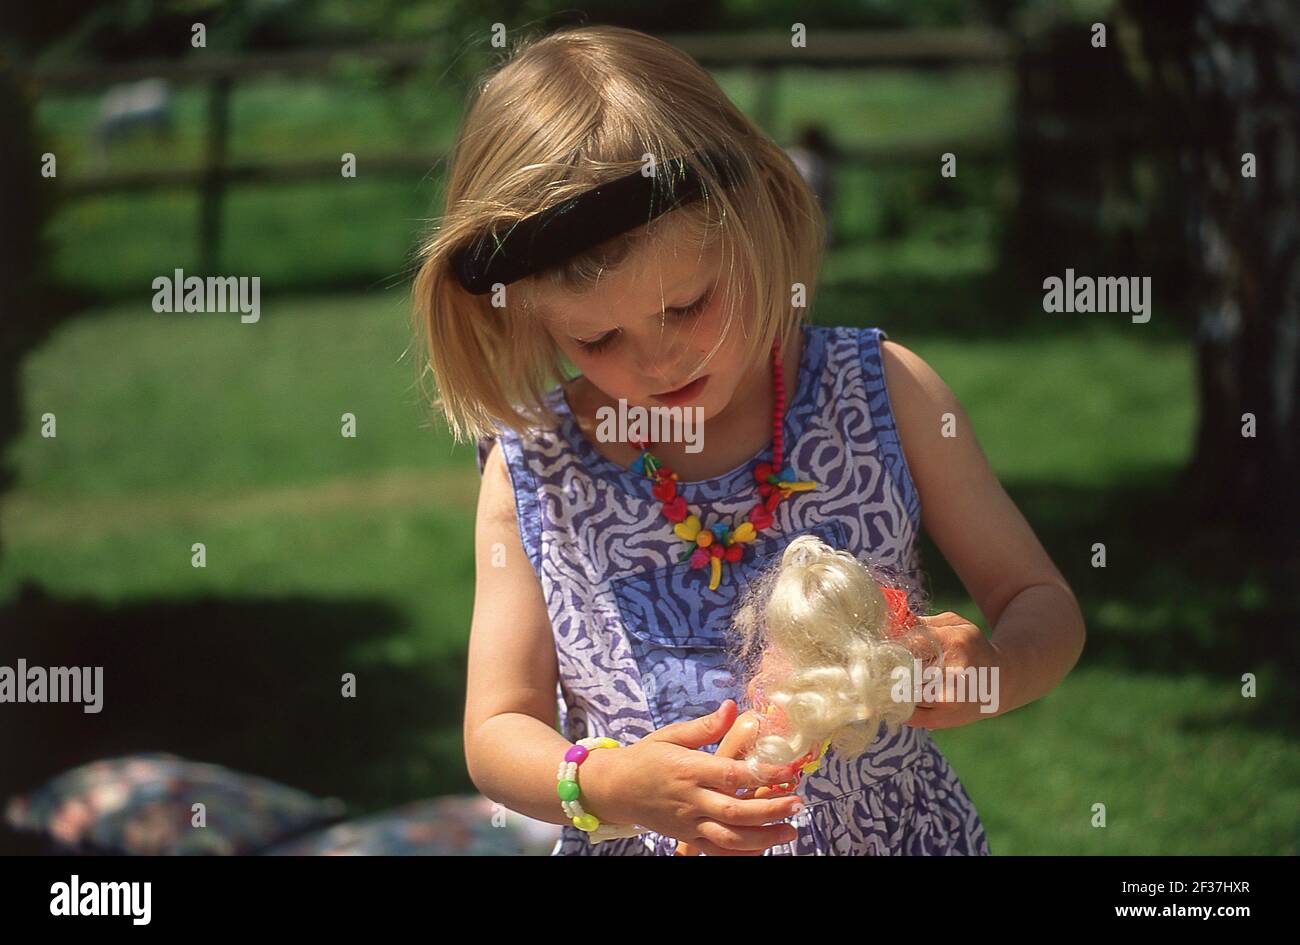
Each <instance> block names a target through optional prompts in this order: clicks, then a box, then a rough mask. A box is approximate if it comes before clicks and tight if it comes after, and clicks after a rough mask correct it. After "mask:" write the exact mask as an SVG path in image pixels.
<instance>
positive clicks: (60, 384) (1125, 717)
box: [0, 260, 1300, 853]
mask: <svg viewBox="0 0 1300 945" xmlns="http://www.w3.org/2000/svg"><path fill="white" fill-rule="evenodd" d="M836 262H837V263H838V262H841V261H840V260H837V261H836ZM872 315H873V313H872V312H870V311H863V309H862V306H861V305H857V304H853V305H850V304H847V303H846V296H845V295H844V293H843V292H842V291H841V290H839V289H838V288H837V287H836V286H834V285H832V286H830V287H829V288H828V292H827V294H826V296H825V302H824V307H823V308H822V309H819V312H818V317H817V321H819V322H821V323H825V324H853V323H858V324H865V323H871V322H875V323H878V324H881V325H883V326H884V327H886V328H887V330H890V331H891V334H892V335H893V336H894V337H896V338H898V339H899V340H901V341H903V343H905V344H908V345H909V346H910V347H913V348H914V349H915V350H917V351H918V353H920V354H921V355H922V356H923V357H925V358H926V359H927V360H929V361H930V362H931V363H932V364H933V365H934V366H935V367H936V369H938V370H939V372H940V373H941V375H943V376H944V377H945V378H946V379H947V380H948V382H949V384H950V385H951V386H952V387H953V388H954V390H955V391H956V392H957V393H958V396H959V397H960V398H961V400H962V402H963V404H964V405H965V406H966V408H967V410H968V411H969V412H970V414H971V416H972V418H973V421H974V423H975V427H976V431H977V433H978V435H979V436H980V437H981V441H982V442H983V444H984V446H985V448H986V450H987V452H988V453H989V455H990V457H991V459H992V461H993V462H994V465H995V467H996V468H997V470H998V472H999V474H1000V475H1001V477H1002V478H1003V480H1004V482H1005V483H1007V485H1008V488H1009V489H1010V490H1011V491H1012V493H1013V496H1014V497H1016V498H1017V500H1018V501H1019V502H1020V503H1021V506H1022V508H1023V509H1024V510H1025V511H1026V514H1027V515H1029V517H1030V519H1031V521H1032V522H1033V523H1034V525H1035V528H1036V529H1037V530H1038V531H1039V534H1040V536H1041V537H1042V538H1043V539H1044V542H1045V543H1046V544H1047V545H1048V547H1049V549H1050V550H1051V551H1052V553H1053V556H1054V557H1055V558H1056V559H1057V560H1058V562H1059V563H1061V565H1062V567H1063V568H1065V570H1066V571H1067V576H1068V577H1070V579H1071V581H1072V583H1074V584H1075V586H1076V588H1077V589H1078V590H1079V592H1080V596H1081V598H1082V599H1083V602H1084V606H1085V609H1086V611H1087V612H1088V615H1089V626H1090V632H1091V637H1090V642H1089V652H1088V654H1087V658H1086V660H1085V663H1084V666H1083V667H1082V668H1081V669H1080V670H1079V671H1077V672H1076V673H1075V674H1073V675H1072V676H1070V677H1069V678H1068V679H1067V680H1066V681H1065V683H1064V684H1063V685H1062V686H1060V687H1058V689H1057V690H1055V691H1054V692H1053V693H1051V694H1050V695H1049V696H1048V697H1047V698H1045V699H1043V700H1041V701H1040V702H1038V703H1036V704H1034V705H1031V706H1029V707H1026V708H1024V709H1021V710H1019V711H1017V712H1014V713H1011V714H1009V715H1007V716H1005V717H1003V718H999V719H996V720H992V721H990V722H988V723H987V724H984V725H975V726H968V727H965V728H962V729H959V730H953V731H941V732H938V733H936V739H937V741H938V742H939V744H940V746H941V747H942V748H943V749H944V750H945V752H946V753H947V754H948V755H949V757H950V759H951V760H952V763H953V765H954V768H955V769H956V771H957V772H958V775H959V776H960V777H961V778H962V780H963V783H964V784H965V785H966V787H967V789H968V791H969V792H970V793H971V795H972V797H973V798H974V800H975V801H976V803H977V805H978V806H979V809H980V812H981V815H982V816H983V817H984V819H985V821H986V823H987V825H988V828H989V831H990V837H991V842H992V844H993V847H994V849H995V851H996V852H1000V853H1013V852H1016V853H1021V852H1025V853H1043V852H1058V853H1156V852H1160V853H1191V852H1215V853H1244V852H1273V853H1293V852H1297V851H1296V849H1295V840H1296V825H1297V821H1296V815H1295V811H1296V809H1297V806H1296V789H1295V787H1294V786H1295V785H1296V784H1297V783H1300V779H1298V778H1297V775H1298V774H1300V770H1297V769H1298V768H1300V765H1298V764H1297V761H1296V758H1297V753H1296V752H1295V751H1294V748H1295V740H1296V732H1295V729H1294V724H1293V721H1294V719H1293V718H1291V720H1290V722H1285V720H1283V721H1282V722H1279V721H1278V720H1276V719H1275V720H1274V722H1273V724H1268V723H1267V715H1268V713H1269V712H1272V713H1274V714H1277V713H1278V712H1279V711H1281V710H1280V709H1279V705H1281V706H1282V707H1283V708H1285V706H1286V703H1285V702H1282V703H1280V704H1279V702H1278V701H1277V699H1278V697H1277V695H1276V692H1277V689H1279V688H1282V687H1283V685H1284V681H1283V680H1282V679H1280V678H1278V675H1277V673H1276V672H1275V671H1273V670H1272V669H1271V663H1270V662H1269V659H1268V656H1269V652H1270V651H1269V650H1268V649H1267V648H1266V644H1268V643H1269V641H1271V640H1272V639H1273V638H1272V637H1269V636H1263V637H1260V638H1259V639H1257V640H1255V641H1254V642H1252V641H1251V639H1250V637H1249V636H1248V634H1249V633H1250V630H1249V628H1250V627H1251V626H1252V621H1256V620H1258V619H1259V615H1260V614H1267V613H1271V612H1273V611H1274V610H1277V609H1279V608H1280V607H1281V606H1282V605H1281V603H1280V601H1278V600H1277V599H1276V598H1275V597H1273V596H1271V595H1272V594H1273V591H1272V590H1271V589H1270V588H1271V585H1269V584H1267V583H1260V582H1259V580H1258V576H1253V573H1252V572H1242V573H1238V571H1236V570H1234V571H1231V573H1228V574H1225V575H1221V578H1222V579H1221V580H1220V581H1219V582H1218V583H1217V584H1214V583H1209V582H1207V581H1205V580H1204V578H1203V576H1202V575H1199V574H1198V573H1196V571H1195V569H1194V568H1192V567H1190V563H1189V562H1188V561H1187V560H1185V559H1183V558H1179V554H1180V552H1179V550H1178V548H1179V547H1180V542H1181V541H1182V539H1183V537H1185V536H1183V535H1182V533H1180V532H1179V531H1178V530H1176V529H1175V530H1174V531H1172V532H1171V533H1170V534H1167V535H1165V536H1164V537H1153V536H1152V535H1150V534H1148V532H1150V531H1152V530H1154V528H1155V527H1154V526H1153V525H1152V521H1153V518H1152V517H1153V516H1156V515H1157V513H1156V512H1153V511H1152V510H1153V509H1155V510H1159V513H1160V514H1162V515H1167V514H1170V512H1169V509H1167V508H1165V507H1164V506H1163V505H1162V503H1163V502H1165V500H1164V499H1163V498H1162V493H1161V492H1160V491H1159V486H1160V484H1161V483H1162V482H1163V481H1164V480H1166V479H1167V477H1168V475H1169V474H1170V473H1171V472H1172V471H1173V470H1174V469H1175V468H1176V467H1177V465H1178V464H1179V463H1181V462H1182V461H1183V459H1184V458H1185V456H1186V453H1187V448H1188V443H1189V441H1190V435H1191V429H1192V426H1191V425H1192V412H1191V408H1190V406H1189V404H1190V401H1191V398H1192V364H1191V360H1190V358H1191V356H1190V351H1189V350H1188V349H1187V346H1186V345H1184V344H1181V343H1178V342H1177V341H1172V340H1169V339H1162V338H1159V337H1153V336H1152V333H1148V332H1145V331H1141V330H1138V329H1135V328H1133V327H1128V326H1123V325H1121V326H1114V325H1111V326H1107V325H1104V324H1097V323H1095V322H1094V323H1092V324H1086V323H1084V324H1079V323H1076V324H1065V325H1062V324H1059V323H1058V324H1055V325H1052V326H1049V327H1047V328H1046V330H1044V331H1039V332H1027V333H1025V334H1024V335H1023V336H1017V337H1008V338H996V339H984V340H980V341H977V340H956V339H953V338H951V337H949V336H946V335H943V334H934V333H932V332H929V331H927V330H926V328H925V323H924V313H921V314H920V315H918V316H917V318H916V319H915V320H909V318H908V316H907V315H906V314H905V313H900V314H899V315H897V316H893V317H889V318H879V319H876V318H873V317H872ZM405 318H406V314H405V308H404V296H403V293H402V292H401V291H398V290H392V291H378V290H377V291H374V292H370V293H365V294H359V295H352V296H332V297H316V296H299V297H289V298H272V299H268V300H264V311H263V317H262V321H261V322H260V323H258V324H256V325H241V324H240V323H239V322H238V318H237V316H229V317H227V316H221V315H198V316H163V315H155V314H154V313H153V312H151V311H149V309H148V308H147V302H139V303H136V304H133V305H124V306H118V307H115V308H112V309H107V310H102V311H96V312H91V313H87V314H86V315H85V316H84V317H82V318H79V319H76V320H75V321H72V322H69V323H67V324H65V325H64V326H62V327H61V328H60V329H59V330H58V331H56V332H55V333H54V334H53V335H52V336H51V337H50V338H49V340H48V342H47V343H46V344H45V345H44V346H43V347H42V348H41V349H40V350H38V351H37V352H35V353H34V354H32V355H31V356H30V357H29V358H28V360H27V362H26V364H25V365H24V371H23V390H24V396H25V403H26V406H25V411H26V413H25V415H26V416H28V417H29V418H32V417H36V416H39V414H41V413H44V412H46V411H49V412H52V413H54V414H56V415H57V417H58V423H59V427H58V432H59V435H58V437H57V438H55V439H43V438H41V437H39V436H38V435H37V434H36V431H35V428H34V423H33V424H29V426H28V427H27V428H26V429H25V430H24V431H23V433H22V435H21V436H20V438H19V439H18V441H17V443H16V444H15V446H14V448H13V450H12V452H11V456H10V459H11V462H12V463H13V464H14V465H15V466H16V468H17V471H18V486H17V489H16V490H15V491H14V492H12V493H11V494H10V495H8V496H7V497H6V501H5V505H4V508H3V521H2V522H0V524H2V525H3V531H4V535H5V540H6V543H7V544H6V547H5V556H4V558H3V559H2V560H0V594H2V595H3V598H2V599H3V600H5V601H7V602H9V604H10V606H11V608H12V610H11V613H10V615H11V616H13V617H15V625H17V626H19V627H20V628H21V629H20V630H19V631H18V632H17V633H16V634H15V635H14V636H13V637H12V639H11V643H13V644H14V645H15V646H17V647H18V648H19V650H21V653H19V652H18V651H15V655H26V656H27V658H28V659H32V660H35V659H37V658H44V659H46V660H47V661H48V662H51V663H58V662H76V663H84V662H87V661H88V660H89V659H90V658H91V657H94V658H96V659H99V660H100V661H102V665H105V666H106V667H108V669H107V675H108V678H109V679H116V680H119V682H118V685H117V688H116V690H115V692H112V693H110V694H109V696H108V700H109V709H108V710H107V711H106V713H105V715H104V716H102V721H103V722H104V723H105V724H104V726H102V727H101V731H106V732H108V733H109V734H108V735H107V736H104V735H102V734H101V735H96V736H95V737H94V738H93V740H91V741H89V742H88V741H87V739H88V738H90V735H89V733H88V730H87V729H86V727H85V722H84V719H82V718H80V717H72V716H70V715H69V716H67V717H58V718H54V717H52V716H50V715H45V716H41V717H39V718H38V719H37V718H34V719H33V721H34V722H39V723H40V724H34V725H32V726H30V727H28V726H15V727H9V728H8V729H7V730H6V731H5V732H4V733H0V743H3V744H2V745H0V747H2V748H3V749H4V751H5V754H6V757H9V758H20V759H23V762H22V763H20V764H18V765H16V766H13V765H10V766H6V770H5V773H0V787H2V788H5V789H8V790H14V789H18V788H21V787H24V786H28V785H29V784H30V783H32V782H34V781H35V780H37V779H39V777H42V776H46V775H48V774H50V773H53V772H54V771H56V770H59V769H60V768H61V767H65V766H67V765H70V764H74V763H77V762H79V761H82V760H85V758H87V757H90V756H98V755H103V754H107V753H109V752H110V751H118V750H120V751H128V750H134V749H142V748H147V747H167V748H170V749H171V750H175V751H178V752H180V753H181V754H188V755H190V756H193V757H200V758H204V759H207V760H216V761H221V762H224V763H227V764H232V765H235V766H237V767H240V768H243V769H247V770H253V771H258V772H261V773H265V774H268V775H270V776H273V777H279V778H281V779H283V780H286V781H289V782H291V783H295V784H299V785H301V786H303V787H305V788H308V789H310V790H314V791H318V792H320V793H329V794H338V795H340V796H343V797H345V798H346V799H348V800H349V801H351V802H352V803H353V805H354V809H357V810H363V809H378V808H381V807H384V806H388V805H391V804H396V803H399V802H401V801H402V800H406V799H410V798H414V797H419V796H426V795H429V794H434V793H438V792H442V791H459V790H468V789H470V788H471V785H470V783H469V781H468V778H467V776H466V775H465V773H464V766H463V759H462V757H461V755H460V741H459V737H460V711H461V709H462V707H463V701H462V700H463V692H464V688H463V687H464V679H463V672H464V665H463V661H464V649H465V644H466V639H467V634H468V627H469V620H470V615H471V612H472V607H473V600H472V593H473V539H472V522H473V497H474V495H475V490H476V486H477V475H476V473H475V470H474V465H473V458H472V454H471V453H470V451H469V450H468V448H467V447H465V446H463V445H462V446H460V447H453V445H452V443H451V442H450V440H449V438H448V435H447V434H446V432H445V430H444V429H443V428H442V427H441V426H439V425H433V426H431V427H427V428H425V427H422V423H424V422H425V420H426V418H427V414H426V413H425V412H424V411H423V408H422V407H421V405H420V404H419V403H418V399H417V395H416V392H415V389H414V387H413V371H414V368H413V366H412V364H411V362H410V360H409V356H408V357H407V358H403V352H404V351H405V350H406V347H407V345H408V343H409V340H408V337H407V328H406V321H405ZM345 410H347V411H351V412H353V413H355V414H356V415H357V417H358V424H359V432H360V435H359V436H358V438H357V439H355V440H350V439H345V438H343V437H340V436H339V430H338V424H339V415H340V414H341V413H342V412H343V411H345ZM1117 416H1124V417H1125V418H1126V420H1125V423H1124V425H1123V426H1117V424H1116V419H1115V418H1116V417H1117ZM1153 489H1154V491H1152V490H1153ZM1155 520H1156V521H1164V519H1160V518H1159V517H1158V516H1157V517H1156V519H1155ZM1101 522H1104V523H1105V529H1104V535H1105V538H1106V540H1107V541H1108V543H1109V545H1110V548H1111V554H1112V556H1114V558H1115V559H1116V560H1115V564H1116V567H1113V568H1111V569H1108V570H1107V571H1106V572H1104V573H1102V574H1097V573H1095V572H1093V571H1092V569H1090V568H1088V566H1087V553H1088V552H1087V549H1088V546H1089V543H1090V541H1091V540H1092V539H1094V538H1095V537H1097V529H1098V528H1099V523H1101ZM196 541H201V542H203V543H204V544H205V546H206V552H207V567H206V568H205V569H195V568H192V567H191V566H190V554H191V552H190V548H191V545H192V543H194V542H196ZM926 547H927V548H928V549H929V545H928V539H927V544H926ZM926 554H927V555H928V556H929V558H928V561H929V564H930V566H931V568H932V573H933V576H934V581H935V590H936V606H937V607H939V608H942V609H949V608H951V609H954V610H957V611H958V612H962V613H970V614H974V613H975V611H974V608H973V605H972V604H971V603H970V601H969V600H968V599H966V598H965V595H964V594H963V593H962V590H961V587H960V584H959V583H957V582H956V581H955V579H954V578H953V577H952V576H951V574H949V573H947V571H946V569H945V566H944V565H943V563H942V562H941V561H939V560H937V558H936V556H935V553H934V551H933V549H929V550H927V552H926ZM1153 559H1155V560H1154V561H1153ZM23 582H34V583H35V584H36V585H39V586H40V587H41V588H42V589H43V590H42V592H41V594H40V595H36V596H35V597H33V596H31V595H30V594H29V596H28V597H26V598H22V599H21V600H20V599H19V592H20V588H21V586H22V583H23ZM1252 582H1253V583H1252ZM1252 587H1253V588H1254V590H1253V591H1251V588H1252ZM41 595H48V596H49V598H50V599H49V600H46V599H45V597H43V596H41ZM1197 621H1199V624H1198V623H1197ZM126 639H130V640H131V641H132V645H131V646H129V647H125V646H122V645H121V642H122V641H124V640H126ZM1224 647H1226V651H1225V650H1224ZM1225 653H1226V655H1225ZM1162 654H1164V655H1162ZM1275 655H1276V654H1274V656H1275ZM178 666H184V667H185V670H184V671H183V672H178V671H176V667H178ZM1243 669H1246V670H1250V671H1255V672H1258V673H1260V674H1261V680H1262V682H1261V695H1262V698H1261V699H1260V700H1257V704H1258V708H1254V707H1253V706H1251V705H1247V704H1246V703H1245V700H1242V699H1241V698H1240V696H1239V695H1237V690H1238V688H1239V685H1240V684H1239V682H1238V677H1239V676H1240V673H1241V671H1242V670H1243ZM343 672H355V673H357V674H358V676H359V679H360V686H361V693H362V696H363V698H362V699H361V700H358V702H357V703H356V704H355V705H354V704H342V703H343V700H340V699H339V698H338V696H337V685H338V683H337V680H338V678H339V676H340V675H341V674H342V673H343ZM146 695H147V698H146ZM133 696H135V698H133ZM137 705H139V706H141V708H136V707H135V706H137ZM158 705H168V706H170V707H171V709H170V710H169V711H168V712H166V713H159V712H158V711H157V710H156V706H158ZM143 706H148V707H149V708H148V710H147V711H146V709H145V708H143ZM272 707H274V708H273V709H272ZM268 711H273V713H274V718H275V719H276V720H277V721H275V722H274V724H268V718H267V713H268ZM1284 723H1285V724H1284ZM38 746H42V747H40V748H38ZM50 746H54V747H50ZM1206 758H1215V759H1216V764H1215V765H1213V766H1212V767H1208V768H1207V766H1205V765H1204V763H1203V762H1204V759H1206ZM1096 803H1102V804H1105V805H1106V810H1107V823H1108V826H1107V827H1106V828H1105V829H1099V828H1094V827H1092V826H1090V822H1091V817H1092V805H1093V804H1096Z"/></svg>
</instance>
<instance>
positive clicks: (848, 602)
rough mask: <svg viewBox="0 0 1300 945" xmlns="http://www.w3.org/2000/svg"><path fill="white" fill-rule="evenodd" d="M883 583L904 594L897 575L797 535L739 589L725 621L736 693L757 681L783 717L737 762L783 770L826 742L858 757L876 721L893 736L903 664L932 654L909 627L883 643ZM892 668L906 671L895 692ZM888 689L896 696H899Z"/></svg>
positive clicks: (907, 666) (907, 705)
mask: <svg viewBox="0 0 1300 945" xmlns="http://www.w3.org/2000/svg"><path fill="white" fill-rule="evenodd" d="M885 584H888V585H889V586H893V587H900V588H901V589H904V590H907V589H908V588H907V587H906V582H905V580H903V578H902V576H901V575H887V574H886V572H885V571H884V570H883V569H881V568H879V567H877V566H875V565H872V564H868V563H865V562H862V561H859V560H858V559H857V558H855V557H854V556H853V555H852V554H851V553H850V552H848V551H839V550H836V549H834V548H831V547H830V546H829V545H827V544H826V543H825V542H823V541H822V540H821V539H820V538H817V537H816V536H815V535H800V536H799V537H798V538H796V539H794V541H792V542H790V544H789V545H788V546H787V547H786V549H785V553H784V554H783V555H782V556H781V560H780V561H779V562H778V563H777V564H776V565H774V566H772V567H769V568H768V569H767V570H766V571H764V572H763V573H761V574H760V575H759V576H758V578H757V579H755V580H754V582H753V583H752V584H751V585H750V586H749V588H748V589H747V590H746V592H745V594H744V596H743V598H742V600H741V603H740V604H739V606H738V607H737V608H736V612H735V614H734V616H733V636H732V638H731V640H730V645H731V648H732V650H731V653H730V656H731V659H732V663H733V666H734V667H736V669H737V675H738V677H739V678H740V680H741V683H742V691H747V689H748V686H749V683H750V682H751V681H752V680H754V679H755V678H758V679H759V681H760V685H761V689H762V691H763V694H764V696H765V697H766V701H767V702H768V703H769V704H772V705H775V706H778V707H780V708H781V709H782V710H784V714H785V725H784V728H785V731H784V732H783V733H782V732H779V731H775V730H773V729H771V728H770V727H768V726H766V725H764V726H763V727H761V728H760V730H759V736H758V738H757V740H756V741H755V744H754V747H753V749H752V750H751V751H750V753H749V755H748V759H747V760H748V763H749V764H750V766H751V768H752V769H753V770H754V771H755V772H756V773H757V772H758V771H759V770H761V769H762V766H763V765H764V764H769V765H778V766H782V765H788V764H790V763H791V762H793V761H796V760H797V759H799V758H801V757H803V756H804V755H806V754H808V752H809V751H810V749H820V747H821V746H822V744H823V743H825V741H826V739H828V738H829V739H830V740H831V747H832V748H833V749H834V750H835V751H836V752H837V753H839V754H843V755H845V756H854V755H859V754H861V753H862V752H864V751H866V749H867V748H868V747H869V746H870V744H871V743H872V742H873V741H875V739H876V736H877V735H878V734H879V731H880V727H881V726H882V725H883V726H884V727H885V729H886V730H887V731H889V732H891V733H893V732H897V731H898V729H899V728H900V727H901V726H902V724H903V723H904V722H906V721H907V720H908V719H909V718H911V716H912V712H913V710H914V709H915V704H914V702H913V700H912V695H911V693H912V687H911V679H912V678H913V677H912V669H913V660H914V659H921V660H922V661H923V662H926V661H933V660H935V659H941V654H940V653H939V651H938V647H937V645H936V640H935V639H934V636H933V635H932V634H931V633H930V631H929V630H927V629H926V628H925V627H924V626H923V625H922V624H919V623H918V624H916V625H915V626H914V627H912V628H911V629H910V630H905V631H903V632H902V633H901V635H899V636H897V637H892V638H891V636H890V634H889V627H890V619H889V607H888V604H887V602H886V600H885V596H884V594H883V593H882V591H881V587H882V585H885ZM911 590H912V592H913V593H919V592H918V591H916V589H915V588H913V589H911ZM774 655H776V656H778V657H779V659H778V660H777V662H776V664H775V666H776V669H775V671H774V670H773V668H772V667H773V665H774V664H773V662H772V657H773V656H774ZM765 662H766V663H767V669H766V671H765V670H764V663H765ZM900 671H902V672H906V673H907V676H906V680H907V682H906V685H904V686H901V687H900V686H898V681H899V677H898V676H897V675H896V674H897V673H898V672H900ZM896 690H905V694H903V696H902V698H896V695H898V694H899V693H898V692H897V691H896Z"/></svg>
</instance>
